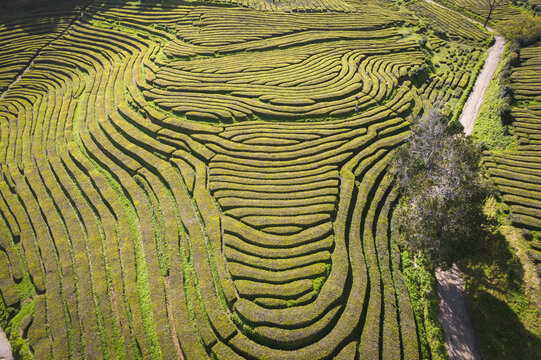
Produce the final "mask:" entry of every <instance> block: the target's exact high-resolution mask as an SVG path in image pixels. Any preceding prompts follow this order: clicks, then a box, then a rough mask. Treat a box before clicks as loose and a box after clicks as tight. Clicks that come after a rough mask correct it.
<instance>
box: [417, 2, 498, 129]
mask: <svg viewBox="0 0 541 360" xmlns="http://www.w3.org/2000/svg"><path fill="white" fill-rule="evenodd" d="M425 1H426V2H428V3H430V4H433V5H436V6H439V7H441V8H444V9H446V10H448V11H450V12H452V13H454V14H456V15H457V16H460V17H463V18H464V19H466V20H468V21H470V22H472V23H474V24H478V25H481V26H482V24H481V23H480V22H479V21H475V20H473V19H470V18H469V17H467V16H464V15H462V14H459V13H457V12H456V11H454V10H451V9H449V8H447V7H445V6H443V5H441V4H438V3H437V2H435V1H433V0H425ZM487 30H488V31H490V32H491V33H493V32H494V30H493V29H492V28H490V27H487ZM494 39H495V40H496V42H495V43H494V45H492V46H491V47H490V49H488V56H487V58H486V60H485V64H484V66H483V69H481V73H480V74H479V76H478V77H477V80H476V81H475V85H474V87H473V90H472V92H471V93H470V96H469V97H468V101H466V105H464V108H463V109H462V114H461V115H460V123H461V124H462V126H464V133H465V134H466V135H471V133H472V131H473V125H474V124H475V120H476V119H477V115H479V110H480V109H481V104H482V102H483V98H484V97H485V92H486V91H487V88H488V84H489V83H490V79H492V75H494V71H496V67H498V64H499V63H500V60H501V58H502V54H503V48H504V46H505V39H504V38H503V37H502V36H495V37H494Z"/></svg>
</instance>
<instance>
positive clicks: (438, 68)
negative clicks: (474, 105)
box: [416, 38, 482, 115]
mask: <svg viewBox="0 0 541 360" xmlns="http://www.w3.org/2000/svg"><path fill="white" fill-rule="evenodd" d="M433 42H434V40H433V39H432V38H430V40H429V43H430V46H431V48H432V49H433V50H432V51H434V57H433V58H432V66H433V67H434V74H433V75H431V76H429V77H427V78H426V80H425V81H423V82H422V83H421V84H419V85H418V88H417V89H416V91H417V93H418V94H419V96H420V97H421V99H422V101H423V102H424V103H426V104H432V106H434V105H435V104H438V105H439V106H442V107H443V111H444V112H446V114H447V115H453V114H454V112H456V110H457V109H456V108H453V107H454V105H455V104H456V103H457V102H459V101H460V100H461V99H463V98H464V97H465V96H467V95H468V94H466V89H467V88H468V87H469V86H470V85H471V84H472V83H473V81H475V76H474V75H475V69H476V68H478V67H479V66H480V61H482V53H481V50H480V49H478V48H470V47H464V46H458V45H453V46H451V45H444V46H438V45H439V44H436V46H435V45H434V44H433Z"/></svg>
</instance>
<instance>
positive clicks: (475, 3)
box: [436, 0, 522, 24]
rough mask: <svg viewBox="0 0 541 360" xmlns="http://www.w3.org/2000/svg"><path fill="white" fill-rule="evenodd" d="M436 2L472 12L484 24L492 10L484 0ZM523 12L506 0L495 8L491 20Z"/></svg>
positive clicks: (506, 17)
mask: <svg viewBox="0 0 541 360" xmlns="http://www.w3.org/2000/svg"><path fill="white" fill-rule="evenodd" d="M436 2H438V3H440V4H442V5H444V6H448V7H450V8H452V9H454V10H458V11H465V12H467V13H468V14H472V15H474V16H476V18H477V20H478V21H479V22H481V23H483V24H484V22H485V19H486V17H487V15H488V13H489V11H490V7H489V6H488V4H487V3H486V2H485V1H483V0H436ZM521 12H522V11H521V9H520V8H518V7H515V6H513V4H512V1H511V0H508V1H504V2H502V4H501V5H500V6H497V7H496V8H494V11H493V12H492V15H491V16H490V20H491V21H492V22H494V21H496V22H497V21H502V20H507V19H510V18H512V17H513V16H516V15H519V14H520V13H521Z"/></svg>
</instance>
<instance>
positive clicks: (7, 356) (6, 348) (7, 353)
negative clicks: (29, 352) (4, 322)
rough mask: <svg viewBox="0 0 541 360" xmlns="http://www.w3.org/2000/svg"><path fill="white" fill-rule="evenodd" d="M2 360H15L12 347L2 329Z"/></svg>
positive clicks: (0, 337) (0, 356)
mask: <svg viewBox="0 0 541 360" xmlns="http://www.w3.org/2000/svg"><path fill="white" fill-rule="evenodd" d="M0 360H13V355H12V354H11V346H10V345H9V342H8V339H7V338H6V334H5V333H4V330H3V329H0Z"/></svg>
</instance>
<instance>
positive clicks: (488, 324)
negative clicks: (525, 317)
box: [471, 291, 541, 360]
mask: <svg viewBox="0 0 541 360" xmlns="http://www.w3.org/2000/svg"><path fill="white" fill-rule="evenodd" d="M479 304H482V308H479V306H478V305H479ZM471 305H472V306H471V307H472V313H473V314H472V315H473V318H474V323H475V328H476V331H477V334H478V337H479V342H480V344H481V351H482V352H483V356H484V358H485V359H506V360H509V359H524V360H526V359H541V339H540V338H539V337H537V336H536V335H535V334H532V333H531V332H530V331H528V330H527V329H526V328H524V326H523V324H522V322H521V321H520V319H519V318H518V316H517V315H516V313H515V312H514V311H513V309H511V307H510V306H509V305H508V304H507V303H506V302H504V301H502V300H500V299H498V298H496V297H495V296H494V295H492V294H490V293H488V292H485V291H481V292H478V293H476V294H475V296H474V298H473V299H472V300H471Z"/></svg>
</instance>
